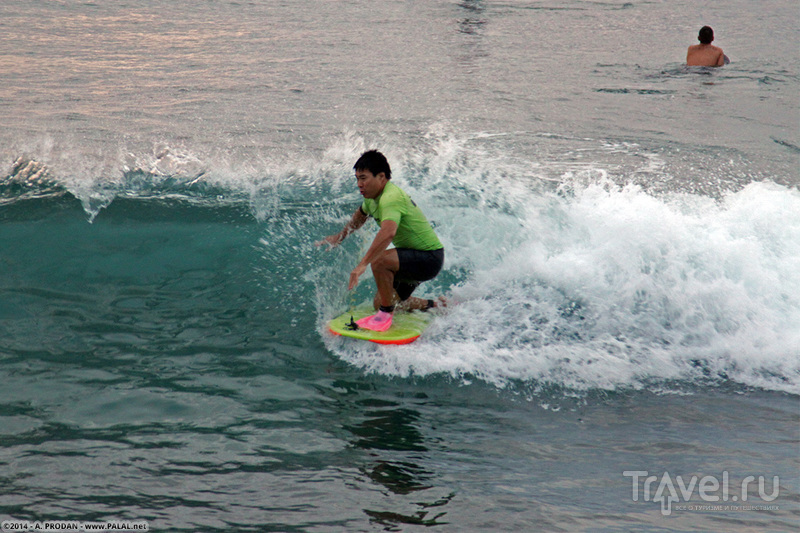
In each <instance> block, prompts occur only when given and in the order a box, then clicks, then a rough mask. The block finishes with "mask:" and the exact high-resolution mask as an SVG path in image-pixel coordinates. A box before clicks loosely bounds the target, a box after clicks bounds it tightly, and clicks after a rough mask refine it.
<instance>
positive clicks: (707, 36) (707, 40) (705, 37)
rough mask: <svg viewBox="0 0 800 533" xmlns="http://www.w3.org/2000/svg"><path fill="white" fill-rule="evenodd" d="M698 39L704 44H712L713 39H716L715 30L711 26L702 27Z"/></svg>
mask: <svg viewBox="0 0 800 533" xmlns="http://www.w3.org/2000/svg"><path fill="white" fill-rule="evenodd" d="M697 39H698V40H699V41H700V42H701V43H702V44H711V41H713V40H714V30H712V29H711V26H703V27H702V28H700V33H699V34H698V36H697Z"/></svg>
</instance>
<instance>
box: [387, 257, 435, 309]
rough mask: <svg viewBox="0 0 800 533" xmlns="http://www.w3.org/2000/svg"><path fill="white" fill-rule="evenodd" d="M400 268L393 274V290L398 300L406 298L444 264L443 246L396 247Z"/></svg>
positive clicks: (431, 277)
mask: <svg viewBox="0 0 800 533" xmlns="http://www.w3.org/2000/svg"><path fill="white" fill-rule="evenodd" d="M397 259H398V260H399V261H400V269H399V270H398V271H397V273H396V274H395V275H394V290H396V291H397V295H398V296H399V297H400V301H401V302H402V301H405V300H408V297H409V296H411V293H412V292H414V289H416V288H417V287H418V286H419V284H420V283H421V282H423V281H428V280H429V279H433V278H435V277H436V275H437V274H438V273H439V271H440V270H441V269H442V265H444V248H439V249H438V250H414V249H412V248H397Z"/></svg>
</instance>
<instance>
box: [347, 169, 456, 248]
mask: <svg viewBox="0 0 800 533" xmlns="http://www.w3.org/2000/svg"><path fill="white" fill-rule="evenodd" d="M361 209H362V210H363V211H364V213H366V214H367V215H369V216H371V217H372V218H374V219H375V220H376V221H377V222H378V225H380V224H381V222H383V221H384V220H392V221H394V222H396V223H397V233H396V234H395V236H394V239H392V244H394V246H395V248H412V249H414V250H438V249H440V248H442V243H441V242H440V241H439V238H438V237H437V236H436V233H435V232H434V231H433V228H432V227H431V225H430V223H429V222H428V219H427V218H425V215H423V214H422V210H421V209H420V208H419V207H417V204H415V203H414V200H412V199H411V197H410V196H408V195H407V194H406V193H405V192H404V191H403V189H401V188H400V187H398V186H397V185H395V184H394V183H392V182H391V181H390V182H387V183H386V187H384V188H383V192H382V193H381V195H380V196H378V197H377V198H375V199H371V198H365V199H364V203H362V204H361Z"/></svg>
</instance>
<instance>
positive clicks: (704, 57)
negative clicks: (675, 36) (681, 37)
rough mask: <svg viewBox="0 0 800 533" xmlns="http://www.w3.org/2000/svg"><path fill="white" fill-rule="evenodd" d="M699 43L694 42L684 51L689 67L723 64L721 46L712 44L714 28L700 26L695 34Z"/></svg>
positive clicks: (723, 55)
mask: <svg viewBox="0 0 800 533" xmlns="http://www.w3.org/2000/svg"><path fill="white" fill-rule="evenodd" d="M697 39H698V40H699V41H700V44H694V45H692V46H690V47H689V50H688V51H687V52H686V64H687V65H688V66H690V67H721V66H722V65H724V64H725V54H724V53H723V52H722V48H720V47H719V46H714V45H713V44H711V42H712V41H713V40H714V30H712V29H711V27H710V26H703V27H702V28H700V33H699V34H698V36H697Z"/></svg>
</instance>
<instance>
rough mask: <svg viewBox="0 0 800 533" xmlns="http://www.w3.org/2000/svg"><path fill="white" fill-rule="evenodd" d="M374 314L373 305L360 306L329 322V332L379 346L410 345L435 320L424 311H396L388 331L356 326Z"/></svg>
mask: <svg viewBox="0 0 800 533" xmlns="http://www.w3.org/2000/svg"><path fill="white" fill-rule="evenodd" d="M373 314H375V310H374V309H373V308H372V305H370V304H363V305H360V306H358V307H357V308H355V309H353V310H352V311H347V312H346V313H342V314H341V315H339V316H337V317H336V318H334V319H333V320H331V321H330V322H328V330H330V332H331V333H333V334H334V335H341V336H343V337H352V338H354V339H361V340H365V341H371V342H375V343H378V344H408V343H410V342H414V341H415V340H417V339H418V338H419V336H420V335H421V334H422V332H423V331H425V329H426V328H427V327H428V325H429V324H430V322H431V319H432V318H433V317H432V316H431V314H430V313H425V312H422V311H410V312H406V311H395V313H394V317H392V327H390V328H389V329H388V330H386V331H372V330H371V329H364V328H359V327H358V326H355V321H356V320H360V319H362V318H364V317H365V316H369V315H373ZM351 318H352V321H351ZM353 326H355V327H353Z"/></svg>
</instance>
